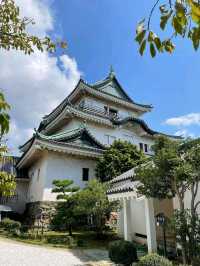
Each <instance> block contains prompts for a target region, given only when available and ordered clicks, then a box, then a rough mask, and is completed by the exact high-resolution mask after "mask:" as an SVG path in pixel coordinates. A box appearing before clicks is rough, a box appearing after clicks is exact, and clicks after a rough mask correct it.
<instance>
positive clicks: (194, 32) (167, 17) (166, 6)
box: [136, 0, 200, 57]
mask: <svg viewBox="0 0 200 266" xmlns="http://www.w3.org/2000/svg"><path fill="white" fill-rule="evenodd" d="M158 12H160V22H159V23H160V29H161V30H162V31H164V32H165V33H166V37H164V38H163V39H162V38H161V37H159V35H162V36H163V34H160V33H157V34H156V33H155V32H154V31H153V29H152V23H151V22H152V18H153V16H154V15H155V16H158ZM177 37H181V38H183V39H188V40H190V41H191V42H192V45H193V47H194V49H195V50H197V49H198V48H199V43H200V2H199V0H167V1H163V0H154V3H153V4H152V9H151V10H150V13H149V16H148V18H146V19H143V20H142V21H141V22H140V23H139V24H138V27H137V30H136V41H137V42H138V44H139V52H140V54H141V55H143V53H144V51H145V49H146V48H147V46H148V47H149V51H150V54H151V56H152V57H155V56H156V53H163V52H167V53H172V52H173V51H174V49H175V44H174V41H175V39H176V38H177Z"/></svg>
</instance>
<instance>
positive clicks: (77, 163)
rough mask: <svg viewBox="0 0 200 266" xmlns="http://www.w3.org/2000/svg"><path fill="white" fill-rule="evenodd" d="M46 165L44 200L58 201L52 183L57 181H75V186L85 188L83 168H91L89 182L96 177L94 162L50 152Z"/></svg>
mask: <svg viewBox="0 0 200 266" xmlns="http://www.w3.org/2000/svg"><path fill="white" fill-rule="evenodd" d="M46 164H47V168H46V175H45V177H44V191H43V197H42V200H50V201H51V200H52V201H53V200H56V194H55V193H51V190H52V188H53V186H52V182H53V180H55V179H70V180H73V181H74V185H77V186H79V187H80V188H83V187H84V186H85V185H86V184H87V181H82V168H89V180H90V179H92V178H94V177H95V166H96V162H95V161H94V160H90V159H82V158H77V157H74V156H70V155H62V154H59V153H53V152H49V153H48V156H47V158H46Z"/></svg>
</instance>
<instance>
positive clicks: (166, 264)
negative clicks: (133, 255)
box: [137, 254, 173, 266]
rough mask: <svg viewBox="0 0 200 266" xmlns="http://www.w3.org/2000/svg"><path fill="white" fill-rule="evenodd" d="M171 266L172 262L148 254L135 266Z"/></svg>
mask: <svg viewBox="0 0 200 266" xmlns="http://www.w3.org/2000/svg"><path fill="white" fill-rule="evenodd" d="M155 265H156V266H172V265H173V264H172V262H171V261H169V260H168V259H166V258H164V257H162V256H159V255H158V254H149V255H146V256H144V257H142V258H141V259H140V261H139V262H138V264H137V266H155Z"/></svg>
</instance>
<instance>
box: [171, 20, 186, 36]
mask: <svg viewBox="0 0 200 266" xmlns="http://www.w3.org/2000/svg"><path fill="white" fill-rule="evenodd" d="M172 25H173V27H174V30H175V32H176V33H178V34H180V35H182V34H183V27H182V25H181V24H180V22H179V20H178V18H177V17H176V16H174V17H173V20H172Z"/></svg>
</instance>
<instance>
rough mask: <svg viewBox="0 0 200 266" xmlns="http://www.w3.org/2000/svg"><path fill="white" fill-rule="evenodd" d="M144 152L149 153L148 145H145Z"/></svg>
mask: <svg viewBox="0 0 200 266" xmlns="http://www.w3.org/2000/svg"><path fill="white" fill-rule="evenodd" d="M144 151H145V152H148V145H147V144H144Z"/></svg>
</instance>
